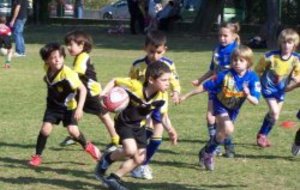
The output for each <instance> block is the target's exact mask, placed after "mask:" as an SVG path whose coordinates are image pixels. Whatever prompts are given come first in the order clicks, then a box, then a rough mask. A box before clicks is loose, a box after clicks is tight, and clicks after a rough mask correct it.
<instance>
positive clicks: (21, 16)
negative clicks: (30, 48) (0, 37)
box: [9, 0, 28, 57]
mask: <svg viewBox="0 0 300 190" xmlns="http://www.w3.org/2000/svg"><path fill="white" fill-rule="evenodd" d="M27 8H28V0H14V1H13V5H12V12H11V20H10V23H9V25H10V27H11V28H13V37H14V40H15V43H16V51H15V56H16V57H21V56H25V41H24V37H23V31H24V25H25V23H26V21H27Z"/></svg>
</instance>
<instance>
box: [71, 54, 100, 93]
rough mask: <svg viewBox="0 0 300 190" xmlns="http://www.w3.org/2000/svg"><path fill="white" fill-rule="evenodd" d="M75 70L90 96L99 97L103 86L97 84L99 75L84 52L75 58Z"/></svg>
mask: <svg viewBox="0 0 300 190" xmlns="http://www.w3.org/2000/svg"><path fill="white" fill-rule="evenodd" d="M73 70H74V71H75V72H76V73H78V75H79V78H80V80H81V81H82V83H83V84H84V86H85V87H86V88H87V91H88V96H98V95H99V94H100V92H101V90H102V89H101V85H100V83H99V82H97V74H96V72H95V68H94V65H93V64H92V63H91V59H90V56H89V54H88V53H86V52H82V53H80V54H79V55H77V56H76V57H75V60H74V62H73Z"/></svg>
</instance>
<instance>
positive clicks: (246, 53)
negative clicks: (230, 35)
mask: <svg viewBox="0 0 300 190" xmlns="http://www.w3.org/2000/svg"><path fill="white" fill-rule="evenodd" d="M236 58H243V59H246V61H247V63H248V66H247V67H248V68H250V67H252V65H253V51H252V49H251V48H249V47H248V46H244V45H241V46H239V47H237V48H236V49H235V50H234V51H233V53H232V55H231V63H232V62H233V60H234V59H236Z"/></svg>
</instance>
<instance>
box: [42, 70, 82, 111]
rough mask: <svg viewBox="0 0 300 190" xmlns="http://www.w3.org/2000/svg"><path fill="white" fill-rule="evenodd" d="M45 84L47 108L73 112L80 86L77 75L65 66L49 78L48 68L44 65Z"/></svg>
mask: <svg viewBox="0 0 300 190" xmlns="http://www.w3.org/2000/svg"><path fill="white" fill-rule="evenodd" d="M44 68H45V70H46V73H47V74H46V75H45V77H44V81H45V82H46V84H47V89H48V94H47V107H48V108H58V109H60V108H61V109H67V110H74V109H76V108H77V101H76V99H75V96H76V92H77V89H78V88H79V86H81V85H82V83H81V81H80V79H79V77H78V74H77V73H75V72H74V71H73V70H72V69H70V68H69V67H67V66H63V67H62V69H61V70H59V71H58V72H57V73H55V74H54V75H52V76H50V73H49V67H48V66H47V65H45V67H44Z"/></svg>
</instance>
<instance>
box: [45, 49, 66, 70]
mask: <svg viewBox="0 0 300 190" xmlns="http://www.w3.org/2000/svg"><path fill="white" fill-rule="evenodd" d="M46 64H47V65H48V66H49V68H50V69H51V71H54V72H55V71H58V70H60V69H61V68H62V67H63V65H64V56H62V55H61V54H60V53H59V51H58V50H56V51H53V52H52V53H51V55H50V56H49V57H48V59H47V60H46Z"/></svg>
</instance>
